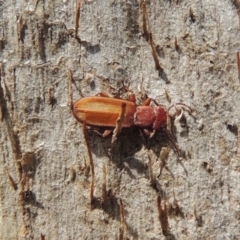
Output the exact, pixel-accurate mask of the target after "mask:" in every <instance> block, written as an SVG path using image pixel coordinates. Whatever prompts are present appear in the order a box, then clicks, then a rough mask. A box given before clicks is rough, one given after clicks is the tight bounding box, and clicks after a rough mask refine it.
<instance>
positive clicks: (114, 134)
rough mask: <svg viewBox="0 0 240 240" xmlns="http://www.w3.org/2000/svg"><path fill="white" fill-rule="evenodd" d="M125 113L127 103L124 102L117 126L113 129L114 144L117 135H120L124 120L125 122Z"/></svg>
mask: <svg viewBox="0 0 240 240" xmlns="http://www.w3.org/2000/svg"><path fill="white" fill-rule="evenodd" d="M125 113H126V103H122V109H121V113H120V115H119V118H118V119H117V122H116V127H115V129H114V131H113V135H112V146H113V145H114V144H115V143H116V141H117V136H118V135H119V133H120V132H121V130H122V125H123V122H124V118H125Z"/></svg>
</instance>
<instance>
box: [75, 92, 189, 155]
mask: <svg viewBox="0 0 240 240" xmlns="http://www.w3.org/2000/svg"><path fill="white" fill-rule="evenodd" d="M135 101H136V100H135V95H134V94H131V95H130V97H129V100H124V99H118V98H112V97H110V96H109V95H108V94H106V93H102V94H99V95H98V96H94V97H86V98H82V99H80V100H78V101H77V102H76V103H75V104H74V105H73V115H74V117H75V118H76V119H77V121H79V122H81V123H83V122H85V124H86V125H87V126H90V127H92V128H103V129H104V130H105V131H104V132H103V134H101V133H100V132H98V131H97V130H95V132H96V133H97V134H99V135H101V136H103V137H105V136H108V135H109V134H110V133H111V132H113V130H114V129H116V128H117V123H118V120H119V118H120V116H121V115H122V113H123V111H124V118H123V120H122V122H121V127H120V130H121V128H130V127H132V126H137V127H139V128H140V129H142V130H143V132H144V134H145V135H147V136H149V137H152V136H153V135H154V134H155V132H156V131H158V130H161V131H164V132H166V133H167V135H168V138H169V139H170V141H171V143H172V145H173V147H174V151H175V153H176V155H177V156H178V157H180V151H179V148H178V145H177V143H176V141H175V139H174V137H173V135H172V132H171V125H170V122H171V121H170V115H169V110H170V109H171V108H172V107H173V106H175V105H182V106H184V107H186V108H187V109H188V110H189V112H191V111H192V109H191V108H190V107H188V106H187V105H185V104H184V103H177V104H175V105H172V106H170V107H169V108H166V107H165V106H164V105H161V104H158V103H157V102H156V101H155V100H154V99H151V98H148V99H147V100H146V101H145V102H144V104H143V105H141V106H137V105H136V103H135ZM152 102H153V103H154V104H155V105H156V106H155V107H153V106H151V105H150V104H151V103H152ZM123 109H124V110H123ZM120 130H118V131H120Z"/></svg>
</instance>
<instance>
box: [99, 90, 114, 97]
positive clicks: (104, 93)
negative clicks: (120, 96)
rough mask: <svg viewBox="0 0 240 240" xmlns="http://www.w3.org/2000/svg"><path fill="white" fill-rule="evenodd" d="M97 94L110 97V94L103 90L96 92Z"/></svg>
mask: <svg viewBox="0 0 240 240" xmlns="http://www.w3.org/2000/svg"><path fill="white" fill-rule="evenodd" d="M97 96H100V97H107V98H110V97H111V96H110V94H108V93H107V92H104V91H102V92H100V93H98V94H97Z"/></svg>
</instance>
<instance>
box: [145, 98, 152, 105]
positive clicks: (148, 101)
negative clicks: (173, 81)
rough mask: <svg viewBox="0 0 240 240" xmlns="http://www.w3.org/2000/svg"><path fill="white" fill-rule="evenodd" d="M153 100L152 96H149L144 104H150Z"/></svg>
mask: <svg viewBox="0 0 240 240" xmlns="http://www.w3.org/2000/svg"><path fill="white" fill-rule="evenodd" d="M151 102H152V99H151V98H147V99H146V100H145V102H144V103H143V106H149V105H150V103H151Z"/></svg>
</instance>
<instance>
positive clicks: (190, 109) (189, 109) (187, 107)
mask: <svg viewBox="0 0 240 240" xmlns="http://www.w3.org/2000/svg"><path fill="white" fill-rule="evenodd" d="M176 105H180V106H183V107H185V108H186V109H187V110H188V111H189V112H190V113H191V112H193V109H192V108H191V107H189V106H188V105H186V104H185V103H181V102H179V103H175V104H173V105H171V106H170V107H169V108H168V111H169V110H170V109H171V108H172V107H174V106H176Z"/></svg>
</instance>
